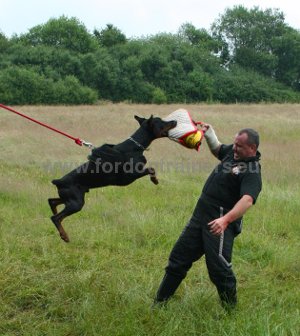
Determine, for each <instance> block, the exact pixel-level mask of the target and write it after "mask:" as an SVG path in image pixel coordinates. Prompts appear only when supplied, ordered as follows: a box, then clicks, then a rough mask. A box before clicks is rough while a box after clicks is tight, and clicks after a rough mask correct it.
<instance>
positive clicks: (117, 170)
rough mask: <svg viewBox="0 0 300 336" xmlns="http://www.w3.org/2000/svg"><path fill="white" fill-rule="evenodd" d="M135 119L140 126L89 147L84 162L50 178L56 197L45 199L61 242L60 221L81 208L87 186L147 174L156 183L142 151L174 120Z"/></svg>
mask: <svg viewBox="0 0 300 336" xmlns="http://www.w3.org/2000/svg"><path fill="white" fill-rule="evenodd" d="M135 119H136V120H137V121H138V122H139V124H140V128H139V129H138V130H137V131H136V132H135V133H134V134H133V135H132V136H131V137H129V138H128V139H127V140H125V141H124V142H122V143H120V144H117V145H109V144H105V145H103V146H101V147H98V148H95V149H93V150H92V152H91V155H90V156H89V160H88V161H87V162H86V163H84V164H83V165H81V166H79V167H78V168H76V169H74V170H72V171H71V172H69V173H68V174H66V175H65V176H63V177H62V178H61V179H57V180H53V181H52V183H53V184H54V185H56V187H57V191H58V195H59V198H49V199H48V202H49V205H50V207H51V210H52V212H53V216H52V217H51V220H52V222H53V223H54V224H55V226H56V228H57V230H58V231H59V234H60V237H61V239H63V240H64V241H65V242H69V237H68V235H67V233H66V232H65V230H64V228H63V226H62V224H61V223H62V221H63V220H64V219H65V218H66V217H68V216H70V215H72V214H74V213H76V212H78V211H80V210H81V209H82V207H83V205H84V196H85V193H86V192H88V191H89V189H92V188H99V187H105V186H109V185H116V186H125V185H128V184H130V183H132V182H134V181H135V180H136V179H138V178H141V177H143V176H146V175H150V178H151V181H152V182H153V183H154V184H158V180H157V178H156V176H155V170H154V168H150V167H149V168H145V164H146V163H147V160H146V158H145V157H144V155H143V152H144V150H145V149H146V148H147V147H148V146H149V145H150V143H151V142H152V141H153V140H155V139H158V138H162V137H167V136H168V131H169V130H170V129H172V128H174V127H175V126H176V121H163V120H162V119H161V118H158V117H153V116H151V117H150V118H149V119H145V118H140V117H138V116H135ZM61 204H63V205H65V207H64V209H63V210H62V211H60V212H58V211H57V206H59V205H61Z"/></svg>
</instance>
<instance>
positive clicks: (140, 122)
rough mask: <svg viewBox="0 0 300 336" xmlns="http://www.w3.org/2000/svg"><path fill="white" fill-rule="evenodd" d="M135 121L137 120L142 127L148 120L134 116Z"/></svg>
mask: <svg viewBox="0 0 300 336" xmlns="http://www.w3.org/2000/svg"><path fill="white" fill-rule="evenodd" d="M134 119H135V120H137V122H138V123H139V124H140V125H142V123H143V122H144V121H145V120H146V119H145V118H141V117H139V116H137V115H135V116H134Z"/></svg>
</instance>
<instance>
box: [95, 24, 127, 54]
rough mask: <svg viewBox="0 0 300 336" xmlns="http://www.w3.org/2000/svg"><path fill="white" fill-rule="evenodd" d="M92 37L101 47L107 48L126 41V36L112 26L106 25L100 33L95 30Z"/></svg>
mask: <svg viewBox="0 0 300 336" xmlns="http://www.w3.org/2000/svg"><path fill="white" fill-rule="evenodd" d="M94 35H95V36H96V38H97V40H98V41H99V43H100V45H101V46H103V47H108V48H109V47H112V46H115V45H116V44H123V43H125V42H126V41H127V39H126V36H125V35H124V34H123V33H122V32H121V31H120V30H119V29H118V28H116V27H115V26H114V25H112V24H107V25H106V28H105V29H102V30H101V31H99V30H97V29H95V30H94Z"/></svg>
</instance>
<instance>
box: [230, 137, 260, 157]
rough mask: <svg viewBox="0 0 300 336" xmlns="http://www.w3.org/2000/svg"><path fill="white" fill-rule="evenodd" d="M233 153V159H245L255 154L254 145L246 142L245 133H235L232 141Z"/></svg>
mask: <svg viewBox="0 0 300 336" xmlns="http://www.w3.org/2000/svg"><path fill="white" fill-rule="evenodd" d="M233 153H234V156H233V157H234V159H235V160H242V159H246V158H248V157H251V156H255V154H256V146H255V145H249V144H248V135H247V133H242V134H240V135H236V137H235V139H234V143H233Z"/></svg>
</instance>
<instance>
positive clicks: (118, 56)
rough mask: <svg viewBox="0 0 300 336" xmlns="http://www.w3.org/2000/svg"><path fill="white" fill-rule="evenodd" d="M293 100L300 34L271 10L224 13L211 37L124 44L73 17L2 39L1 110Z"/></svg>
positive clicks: (197, 33) (195, 34) (109, 31)
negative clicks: (42, 106)
mask: <svg viewBox="0 0 300 336" xmlns="http://www.w3.org/2000/svg"><path fill="white" fill-rule="evenodd" d="M99 100H108V101H112V102H121V101H127V102H134V103H154V104H162V103H198V102H208V103H209V102H220V103H236V102H244V103H245V102H247V103H254V102H255V103H257V102H278V103H282V102H300V31H299V30H296V29H294V28H292V27H290V26H288V25H287V24H286V23H285V18H284V15H283V13H282V12H280V11H279V10H277V9H267V10H261V9H259V8H258V7H254V8H252V9H246V8H244V7H243V6H235V7H233V8H232V9H227V10H226V11H225V12H224V14H222V15H220V16H219V17H218V19H217V20H215V22H214V23H213V24H212V26H211V29H210V31H207V30H205V29H202V28H196V27H195V26H194V25H192V24H190V23H185V24H183V25H182V26H181V27H180V28H179V29H178V32H177V33H176V34H169V33H162V34H157V35H153V36H147V37H140V38H127V37H126V36H125V35H124V34H123V33H122V32H121V31H120V30H119V29H118V28H117V27H115V26H113V25H111V24H107V25H106V27H105V28H104V29H99V30H98V29H95V30H94V31H93V33H90V32H89V31H88V30H87V28H86V27H85V26H84V24H83V23H81V22H80V21H79V20H78V19H77V18H68V17H65V16H62V17H59V18H55V19H50V20H49V21H48V22H46V23H45V24H42V25H38V26H35V27H33V28H31V29H30V30H29V31H28V33H25V34H20V35H14V36H12V37H11V38H8V37H6V36H5V35H4V34H3V33H1V32H0V101H1V102H2V103H4V104H16V105H18V104H93V103H96V102H97V101H99Z"/></svg>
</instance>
